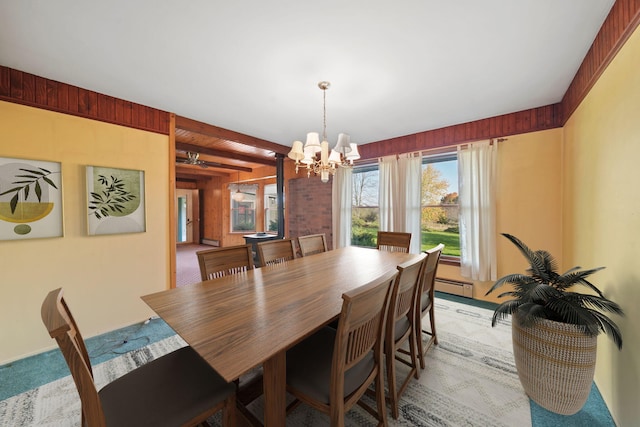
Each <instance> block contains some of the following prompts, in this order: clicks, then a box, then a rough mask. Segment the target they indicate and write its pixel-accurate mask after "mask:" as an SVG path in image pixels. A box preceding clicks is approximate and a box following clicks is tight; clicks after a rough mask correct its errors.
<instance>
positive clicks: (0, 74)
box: [0, 67, 11, 98]
mask: <svg viewBox="0 0 640 427" xmlns="http://www.w3.org/2000/svg"><path fill="white" fill-rule="evenodd" d="M0 96H1V97H3V98H8V97H9V96H11V69H10V68H7V67H0Z"/></svg>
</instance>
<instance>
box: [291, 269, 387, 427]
mask: <svg viewBox="0 0 640 427" xmlns="http://www.w3.org/2000/svg"><path fill="white" fill-rule="evenodd" d="M397 275H398V272H397V271H390V272H388V273H387V274H385V275H383V276H381V277H379V278H378V279H376V280H373V281H371V282H369V283H368V284H366V285H364V286H361V287H358V288H356V289H353V290H351V291H348V292H345V293H344V294H343V295H342V311H341V312H340V317H339V320H338V329H337V330H336V329H334V328H331V327H329V326H325V327H324V328H322V329H320V330H319V331H318V332H316V333H315V334H313V335H311V336H310V337H308V338H307V339H305V340H304V341H302V342H300V343H299V344H297V345H296V346H294V347H292V348H291V349H289V350H288V351H287V361H286V366H287V374H286V375H287V391H288V392H289V393H290V394H291V395H293V396H294V397H295V398H296V400H295V401H294V402H292V403H291V404H290V405H289V407H288V408H287V412H289V411H291V410H292V409H293V408H295V407H296V406H297V404H298V403H300V402H304V403H306V404H308V405H310V406H311V407H313V408H315V409H317V410H319V411H321V412H324V413H325V414H328V415H329V418H330V421H331V426H344V416H345V413H346V412H347V411H349V409H351V408H352V407H353V406H354V405H355V404H356V403H357V404H359V405H360V406H362V407H363V408H364V409H365V410H366V411H367V412H369V413H370V414H371V415H373V416H374V417H375V418H376V419H377V420H378V421H379V425H383V426H386V425H387V417H386V405H385V397H384V374H383V371H384V365H383V363H384V362H383V341H384V331H385V324H386V316H387V313H388V305H389V295H390V290H391V287H392V286H393V283H394V281H395V278H396V276H397ZM371 384H375V395H376V407H377V410H374V409H373V408H371V407H370V406H369V405H368V404H367V403H366V402H363V401H362V400H361V397H362V396H363V395H364V394H365V392H366V391H367V389H368V388H369V386H370V385H371Z"/></svg>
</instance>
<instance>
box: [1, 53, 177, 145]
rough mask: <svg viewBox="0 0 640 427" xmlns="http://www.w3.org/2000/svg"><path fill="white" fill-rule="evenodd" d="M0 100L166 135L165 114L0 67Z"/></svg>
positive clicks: (166, 115) (166, 118) (167, 123)
mask: <svg viewBox="0 0 640 427" xmlns="http://www.w3.org/2000/svg"><path fill="white" fill-rule="evenodd" d="M0 100H2V101H8V102H15V103H18V104H24V105H28V106H31V107H37V108H43V109H45V110H51V111H56V112H59V113H65V114H72V115H74V116H80V117H84V118H88V119H93V120H99V121H103V122H108V123H113V124H117V125H121V126H127V127H132V128H136V129H142V130H146V131H150V132H156V133H161V134H164V135H169V123H170V119H169V113H167V112H165V111H160V110H156V109H155V108H151V107H146V106H144V105H140V104H135V103H132V102H129V101H124V100H121V99H117V98H114V97H112V96H108V95H103V94H100V93H97V92H94V91H90V90H87V89H82V88H79V87H76V86H71V85H68V84H66V83H61V82H57V81H55V80H50V79H46V78H43V77H38V76H35V75H33V74H29V73H25V72H23V71H19V70H14V69H11V68H9V67H4V66H2V65H0Z"/></svg>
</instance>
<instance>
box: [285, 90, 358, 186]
mask: <svg viewBox="0 0 640 427" xmlns="http://www.w3.org/2000/svg"><path fill="white" fill-rule="evenodd" d="M329 86H331V83H329V82H326V81H322V82H320V83H318V87H319V88H320V89H322V113H323V121H322V142H320V139H319V137H318V132H309V133H308V134H307V141H306V143H305V144H304V147H303V146H302V141H294V142H293V145H292V147H291V151H289V158H290V159H292V160H295V162H296V173H298V170H299V169H300V166H301V165H302V167H303V168H304V169H306V170H307V177H310V176H311V173H313V174H315V175H320V180H321V181H322V182H328V181H329V176H330V175H334V174H335V173H336V169H337V168H338V167H351V166H353V161H354V160H358V159H359V158H360V153H358V145H357V144H355V143H353V142H351V139H350V137H349V135H347V134H345V133H341V134H339V135H338V142H337V143H336V146H335V147H334V148H333V149H332V150H331V153H329V143H328V142H327V89H329ZM318 153H320V155H319V156H318Z"/></svg>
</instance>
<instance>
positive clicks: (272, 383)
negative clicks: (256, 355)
mask: <svg viewBox="0 0 640 427" xmlns="http://www.w3.org/2000/svg"><path fill="white" fill-rule="evenodd" d="M286 355H287V352H286V351H281V352H280V353H277V354H276V355H274V356H273V357H272V358H270V359H269V360H267V361H265V362H264V363H263V365H262V369H263V374H262V378H263V381H264V383H263V387H264V425H265V426H267V427H271V426H275V427H282V426H284V425H285V419H286V416H287V402H286V393H287V379H286V375H287V370H286V362H287V359H286Z"/></svg>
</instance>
